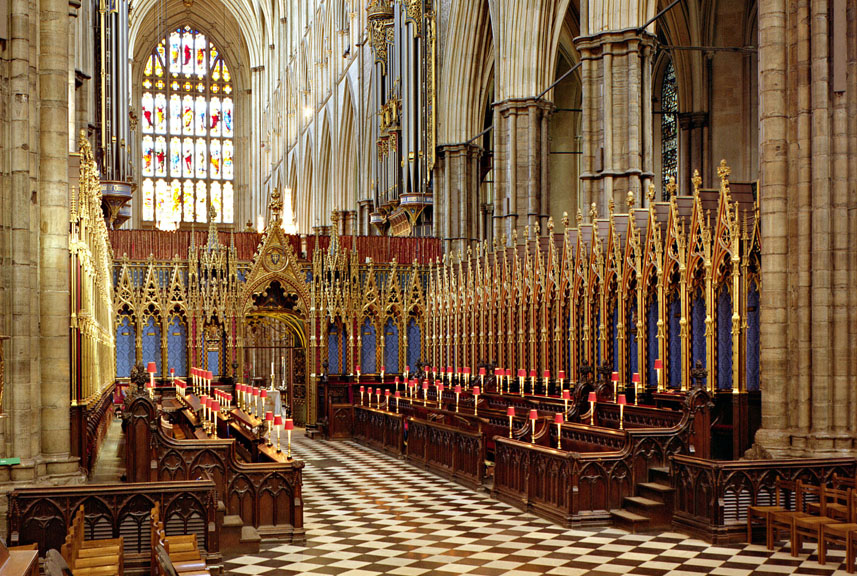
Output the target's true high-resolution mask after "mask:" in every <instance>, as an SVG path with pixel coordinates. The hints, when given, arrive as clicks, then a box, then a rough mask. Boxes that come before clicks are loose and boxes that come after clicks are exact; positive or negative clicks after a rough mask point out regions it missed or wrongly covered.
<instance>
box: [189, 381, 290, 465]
mask: <svg viewBox="0 0 857 576" xmlns="http://www.w3.org/2000/svg"><path fill="white" fill-rule="evenodd" d="M212 380H213V375H212V373H211V372H209V371H206V370H202V369H199V368H191V393H192V394H194V395H195V396H197V397H198V398H199V401H200V407H201V411H202V419H203V428H204V429H205V430H206V431H207V432H208V434H210V435H213V436H214V437H215V438H217V414H219V413H222V414H226V413H227V412H228V411H229V409H230V408H231V406H232V394H231V393H230V392H225V391H223V390H218V389H216V388H215V389H214V391H213V392H212V390H211V388H212V386H211V382H212ZM174 382H175V387H176V393H177V394H180V395H181V396H182V397H186V396H187V393H188V384H187V383H186V382H184V381H183V380H175V381H174ZM235 390H236V392H237V394H238V402H237V405H238V407H239V408H240V409H241V410H244V411H245V412H247V413H248V415H249V414H250V412H251V411H252V413H253V416H254V417H256V418H262V415H264V422H265V429H266V433H265V435H266V440H267V445H268V446H272V445H273V439H272V436H273V431H274V430H276V433H277V452H282V449H281V448H280V432H281V431H282V430H285V431H286V433H287V435H288V445H287V446H288V447H287V454H286V459H287V460H291V458H292V430H294V429H295V424H294V420H292V419H291V418H283V416H282V415H280V414H277V415H276V416H275V415H274V413H273V412H272V411H270V410H269V411H267V412H265V411H264V407H265V401H266V399H267V397H268V391H267V390H266V389H264V388H257V387H255V386H248V385H246V384H236V385H235ZM260 404H261V407H260Z"/></svg>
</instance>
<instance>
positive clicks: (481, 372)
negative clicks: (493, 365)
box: [479, 366, 485, 389]
mask: <svg viewBox="0 0 857 576" xmlns="http://www.w3.org/2000/svg"><path fill="white" fill-rule="evenodd" d="M479 386H480V387H481V388H483V389H484V388H485V367H484V366H480V367H479Z"/></svg>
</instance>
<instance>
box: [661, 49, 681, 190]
mask: <svg viewBox="0 0 857 576" xmlns="http://www.w3.org/2000/svg"><path fill="white" fill-rule="evenodd" d="M661 112H662V114H661V168H662V170H661V174H662V175H663V182H661V190H663V199H664V200H669V194H668V192H667V184H669V181H670V178H675V179H676V180H678V83H677V82H676V77H675V68H674V67H673V63H672V60H670V61H669V62H667V65H666V67H665V68H664V77H663V80H662V82H661Z"/></svg>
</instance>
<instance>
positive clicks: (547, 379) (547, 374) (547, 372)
mask: <svg viewBox="0 0 857 576" xmlns="http://www.w3.org/2000/svg"><path fill="white" fill-rule="evenodd" d="M542 376H543V377H544V379H545V398H547V396H548V386H549V385H550V377H551V372H550V370H545V371H544V374H542ZM535 392H536V391H535V390H533V393H534V394H535Z"/></svg>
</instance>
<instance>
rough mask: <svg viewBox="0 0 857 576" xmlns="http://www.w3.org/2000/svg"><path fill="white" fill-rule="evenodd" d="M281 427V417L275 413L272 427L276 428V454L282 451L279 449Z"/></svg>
mask: <svg viewBox="0 0 857 576" xmlns="http://www.w3.org/2000/svg"><path fill="white" fill-rule="evenodd" d="M282 427H283V417H282V416H280V415H279V414H277V415H276V416H274V428H276V429H277V454H279V453H280V452H282V450H280V430H281V429H282Z"/></svg>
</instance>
